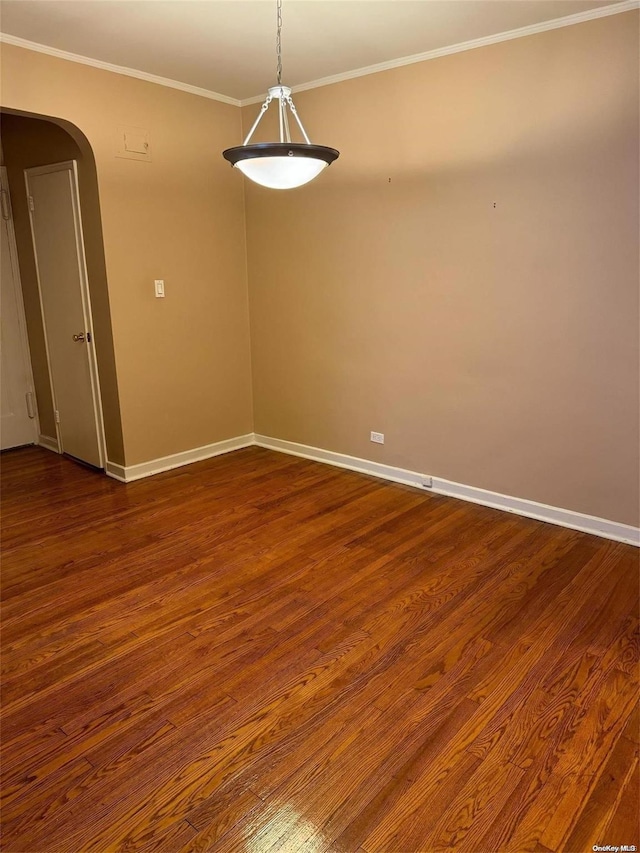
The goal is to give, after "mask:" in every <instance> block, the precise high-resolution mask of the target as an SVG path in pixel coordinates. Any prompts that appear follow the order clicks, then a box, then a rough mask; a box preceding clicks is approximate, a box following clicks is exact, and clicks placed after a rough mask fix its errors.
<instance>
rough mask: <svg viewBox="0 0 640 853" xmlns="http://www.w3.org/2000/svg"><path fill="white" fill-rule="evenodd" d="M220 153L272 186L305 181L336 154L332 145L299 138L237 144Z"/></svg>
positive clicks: (290, 185) (290, 186)
mask: <svg viewBox="0 0 640 853" xmlns="http://www.w3.org/2000/svg"><path fill="white" fill-rule="evenodd" d="M222 154H223V157H224V158H225V159H226V160H228V161H229V162H230V163H231V164H232V165H233V166H235V167H237V168H238V169H240V171H241V172H242V173H243V174H244V175H246V176H247V178H249V179H250V180H252V181H255V183H256V184H261V185H262V186H263V187H269V188H270V189H275V190H288V189H293V187H301V186H303V185H304V184H308V183H309V181H312V180H313V179H314V178H315V177H316V176H317V175H319V174H320V172H321V171H322V170H323V169H324V168H325V167H326V166H328V165H329V164H330V163H333V161H334V160H335V159H336V158H337V157H338V156H339V154H338V152H337V151H336V149H335V148H328V147H327V146H326V145H311V144H309V145H305V144H303V143H300V142H260V143H258V144H256V145H237V146H236V147H235V148H227V150H226V151H223V152H222Z"/></svg>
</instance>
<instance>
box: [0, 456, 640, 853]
mask: <svg viewBox="0 0 640 853" xmlns="http://www.w3.org/2000/svg"><path fill="white" fill-rule="evenodd" d="M1 461H2V485H3V492H2V498H3V512H2V525H3V554H4V557H3V611H2V616H3V619H2V624H3V631H2V636H3V652H2V680H3V688H2V689H3V693H2V738H3V762H2V803H3V807H2V821H3V828H4V829H3V838H4V840H3V847H2V849H3V851H5V853H13V851H28V853H58V851H69V853H79V851H96V852H97V853H105V851H134V850H135V851H162V853H174V851H175V853H178V851H180V853H186V851H205V850H211V851H219V852H220V853H221V852H222V851H243V850H245V851H247V853H267V851H271V853H277V851H287V853H321V851H333V853H374V852H375V853H379V851H380V852H381V851H388V852H389V853H391V851H404V852H405V853H406V852H407V851H411V853H416V851H436V850H447V849H455V850H459V851H465V853H471V852H472V851H486V853H493V851H538V853H545V851H565V853H570V852H571V851H580V853H582V851H590V850H591V849H592V845H596V844H598V845H618V846H619V845H636V846H637V845H638V844H639V832H638V754H639V747H638V741H639V738H638V734H639V731H638V730H639V718H638V705H637V698H638V648H639V641H638V600H639V593H638V552H637V550H636V549H634V548H632V547H631V546H626V545H621V544H617V543H613V542H609V541H607V540H604V539H598V538H596V537H593V536H588V535H586V534H582V533H578V532H575V531H571V530H566V529H563V528H559V527H553V526H551V525H547V524H543V523H539V522H536V521H532V520H529V519H525V518H519V517H517V516H515V515H508V514H504V513H501V512H498V511H495V510H490V509H487V508H484V507H480V506H475V505H473V504H465V503H462V502H458V501H455V500H452V499H449V498H443V497H438V496H435V495H429V494H427V493H421V492H418V491H417V490H415V489H410V488H407V487H403V486H396V485H393V484H389V483H383V482H381V481H378V480H375V479H372V478H368V477H365V476H362V475H359V474H354V473H351V472H346V471H340V470H337V469H335V468H331V467H328V466H323V465H320V464H317V463H313V462H308V461H305V460H302V459H296V458H293V457H289V456H285V455H282V454H277V453H272V452H269V451H266V450H261V449H257V448H250V449H246V450H241V451H237V452H235V453H231V454H228V455H226V456H220V457H218V458H216V459H213V460H210V461H208V462H202V463H198V464H195V465H191V466H188V467H185V468H180V469H177V470H175V471H172V472H168V473H166V474H162V475H159V476H156V477H153V478H150V479H147V480H141V481H138V482H136V483H132V484H129V485H127V486H124V485H122V484H120V483H117V482H115V481H113V480H109V479H108V478H106V477H103V476H100V475H97V474H95V473H93V472H90V471H88V470H85V469H83V468H81V467H79V466H78V465H75V464H74V463H72V462H70V461H68V460H66V459H63V458H59V457H57V456H56V455H54V454H53V453H49V452H47V451H44V450H41V449H36V448H29V449H24V450H19V451H14V452H10V453H7V454H4V455H3V456H2V460H1Z"/></svg>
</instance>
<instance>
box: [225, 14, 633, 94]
mask: <svg viewBox="0 0 640 853" xmlns="http://www.w3.org/2000/svg"><path fill="white" fill-rule="evenodd" d="M634 9H640V0H623V2H621V3H614V4H613V5H611V6H602V7H600V8H598V9H591V10H590V11H588V12H578V13H576V14H575V15H566V16H565V17H563V18H554V19H553V20H551V21H543V22H542V23H540V24H530V25H529V26H528V27H519V28H518V29H516V30H507V31H506V32H504V33H496V34H495V35H492V36H484V37H483V38H478V39H471V41H463V42H460V43H459V44H452V45H449V46H448V47H439V48H437V49H436V50H428V51H426V52H425V53H415V54H413V55H412V56H404V57H401V58H400V59H390V60H389V61H388V62H379V63H378V64H377V65H367V66H366V67H365V68H356V69H355V70H354V71H344V72H343V73H342V74H334V75H333V76H331V77H321V78H320V79H319V80H312V81H311V82H310V83H300V85H298V86H292V87H291V88H292V91H293V92H294V93H295V92H305V91H307V89H319V88H321V87H322V86H331V85H332V84H333V83H342V82H343V81H344V80H353V79H354V78H355V77H366V76H368V75H369V74H377V73H378V72H379V71H389V70H390V69H392V68H401V67H402V66H403V65H413V64H414V63H416V62H426V61H427V60H429V59H439V58H440V57H441V56H449V55H451V54H452V53H462V52H463V51H466V50H475V49H476V48H477V47H486V46H487V45H490V44H498V43H499V42H502V41H511V40H512V39H519V38H524V37H525V36H533V35H537V34H538V33H545V32H547V31H548V30H557V29H560V28H561V27H571V26H573V25H574V24H582V23H584V22H585V21H593V20H595V19H596V18H607V17H609V16H610V15H619V14H620V13H621V12H631V11H633V10H634ZM264 97H265V96H264V94H262V95H256V96H255V97H252V98H245V99H244V100H242V101H240V106H241V107H246V106H249V105H250V104H259V103H260V102H261V101H263V100H264Z"/></svg>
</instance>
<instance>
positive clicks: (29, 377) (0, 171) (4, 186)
mask: <svg viewBox="0 0 640 853" xmlns="http://www.w3.org/2000/svg"><path fill="white" fill-rule="evenodd" d="M0 193H1V195H2V198H1V200H0V208H1V213H2V219H3V222H4V225H3V226H2V227H4V228H6V234H7V241H8V251H7V255H8V257H7V260H8V263H9V266H10V269H11V289H12V295H13V299H14V306H15V309H16V312H15V313H16V317H15V321H16V323H17V333H18V339H19V342H20V343H19V346H20V351H21V352H20V356H21V359H22V361H23V364H22V365H20V367H21V372H22V374H23V376H24V379H26V387H25V388H24V389H23V390H24V392H25V394H31V395H32V401H33V415H29V417H30V420H31V423H32V435H31V438H32V443H34V444H35V443H37V442H38V441H39V436H40V422H39V419H38V407H37V406H36V405H35V386H34V382H33V370H32V367H31V351H30V350H29V338H28V335H27V321H26V317H25V312H24V299H23V296H22V286H21V282H20V267H19V266H18V247H17V245H16V235H15V231H14V228H13V214H12V209H11V197H10V193H9V179H8V176H7V169H6V166H0ZM5 295H6V294H5ZM6 355H7V354H6V352H5V353H4V357H5V358H6ZM26 406H27V404H26V401H25V408H26ZM25 437H26V433H25ZM12 446H13V445H12Z"/></svg>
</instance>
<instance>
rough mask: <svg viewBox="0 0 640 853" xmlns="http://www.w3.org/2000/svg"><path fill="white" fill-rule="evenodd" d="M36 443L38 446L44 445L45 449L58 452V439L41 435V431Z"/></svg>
mask: <svg viewBox="0 0 640 853" xmlns="http://www.w3.org/2000/svg"><path fill="white" fill-rule="evenodd" d="M38 444H39V445H40V447H46V449H47V450H53V452H54V453H60V447H59V445H58V439H57V438H51V436H50V435H42V433H40V435H39V436H38Z"/></svg>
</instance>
